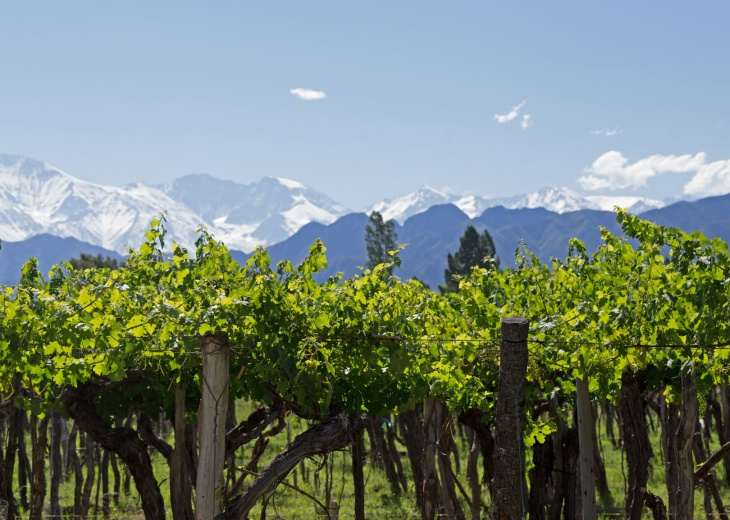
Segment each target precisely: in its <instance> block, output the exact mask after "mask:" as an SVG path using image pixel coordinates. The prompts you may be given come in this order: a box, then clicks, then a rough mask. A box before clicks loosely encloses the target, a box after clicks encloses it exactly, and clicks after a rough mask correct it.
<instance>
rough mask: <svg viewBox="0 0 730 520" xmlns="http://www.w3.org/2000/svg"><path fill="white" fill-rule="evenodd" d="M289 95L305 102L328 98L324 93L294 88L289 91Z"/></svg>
mask: <svg viewBox="0 0 730 520" xmlns="http://www.w3.org/2000/svg"><path fill="white" fill-rule="evenodd" d="M289 93H290V94H293V95H295V96H296V97H298V98H299V99H303V100H304V101H315V100H317V99H324V98H326V97H327V95H326V94H325V93H324V92H322V91H320V90H312V89H309V88H293V89H291V90H290V91H289Z"/></svg>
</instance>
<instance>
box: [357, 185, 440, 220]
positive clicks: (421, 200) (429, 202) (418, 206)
mask: <svg viewBox="0 0 730 520" xmlns="http://www.w3.org/2000/svg"><path fill="white" fill-rule="evenodd" d="M453 202H454V198H453V197H452V196H450V195H449V194H448V193H446V192H442V191H438V190H435V189H433V188H431V187H429V186H424V187H423V188H421V189H419V190H418V191H414V192H413V193H409V194H408V195H404V196H402V197H398V198H397V199H386V200H384V201H382V202H378V203H377V204H374V205H373V206H372V207H371V208H370V209H369V210H368V211H367V213H371V212H373V211H377V212H378V213H380V214H381V215H382V216H383V219H384V220H395V221H397V222H400V223H401V224H403V223H404V222H405V221H406V220H407V219H408V217H412V216H413V215H416V214H418V213H422V212H424V211H426V210H427V209H428V208H430V207H431V206H436V205H438V204H449V203H453Z"/></svg>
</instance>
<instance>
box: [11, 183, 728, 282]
mask: <svg viewBox="0 0 730 520" xmlns="http://www.w3.org/2000/svg"><path fill="white" fill-rule="evenodd" d="M728 209H730V194H728V195H722V196H718V197H709V198H705V199H700V200H697V201H693V202H686V201H683V202H677V203H675V204H672V205H669V206H666V207H664V208H661V209H656V210H651V211H648V212H646V213H642V214H641V218H644V219H647V220H651V221H653V222H656V223H658V224H660V225H663V226H668V227H679V228H682V229H684V230H685V231H687V232H691V231H695V230H699V231H701V232H703V233H704V234H705V235H707V236H708V237H711V238H715V237H717V238H720V239H722V240H724V241H725V242H728V241H730V212H728ZM367 223H368V216H367V215H366V214H365V213H351V214H348V215H345V216H343V217H341V218H340V219H338V220H337V221H335V222H334V223H332V224H330V225H323V224H318V223H314V222H313V223H310V224H307V225H305V226H304V227H302V228H301V229H300V230H299V231H298V232H297V233H295V234H294V235H292V236H291V237H289V238H288V239H286V240H284V241H282V242H279V243H277V244H274V245H272V246H269V247H268V248H267V252H268V253H269V255H270V256H271V259H272V262H273V263H274V264H275V263H277V262H279V261H281V260H284V259H288V260H290V261H291V262H292V263H293V264H295V265H296V264H298V263H299V262H301V261H302V260H303V259H304V258H305V257H306V256H307V254H308V253H309V249H310V247H311V246H312V244H313V243H314V242H315V241H316V240H317V239H320V240H322V242H323V243H324V245H325V247H326V248H327V269H326V270H325V271H324V272H323V273H320V275H319V278H320V279H324V278H326V277H327V276H331V275H333V274H335V273H337V272H343V273H344V274H345V276H346V277H348V276H352V275H354V274H357V273H358V272H360V268H361V266H364V265H365V264H366V262H367V251H366V248H365V226H366V225H367ZM468 225H473V226H474V227H476V228H477V229H478V230H479V231H480V232H481V231H482V230H484V229H488V230H489V232H490V234H491V235H492V237H493V239H494V242H495V247H496V249H497V254H498V256H499V257H500V260H501V264H502V266H508V265H513V264H514V261H515V250H516V249H517V248H518V246H519V245H520V242H524V243H525V244H526V245H527V248H528V249H529V250H530V251H532V252H533V253H535V254H536V255H537V256H538V258H539V259H540V261H542V262H546V263H547V262H549V261H550V258H551V257H555V258H564V257H565V256H566V255H567V253H568V241H569V240H570V239H571V238H578V239H579V240H581V241H583V242H584V243H585V245H586V247H587V249H588V251H591V252H592V251H595V250H596V248H597V247H598V246H599V245H600V244H601V233H600V229H599V228H601V227H604V228H606V229H608V230H609V231H611V232H612V233H616V234H620V232H621V229H620V226H619V225H618V223H617V222H616V216H615V214H614V213H613V212H610V211H596V210H581V211H574V212H569V213H563V214H558V213H554V212H551V211H548V210H546V209H543V208H535V209H505V208H504V207H502V206H498V207H493V208H489V209H487V210H486V211H485V212H484V213H482V214H481V215H479V216H478V217H475V218H473V219H470V218H469V217H468V216H467V215H466V214H465V213H463V212H462V211H461V210H460V209H459V208H457V207H456V206H454V205H453V204H443V205H438V206H432V207H431V208H429V209H428V210H427V211H425V212H423V213H419V214H417V215H414V216H412V217H410V218H409V219H408V220H406V221H405V223H404V224H403V225H400V224H398V223H395V228H396V232H397V234H398V243H401V244H406V247H405V248H404V249H403V250H402V252H401V254H400V257H401V260H402V265H401V267H400V268H399V269H397V270H396V271H395V274H396V275H397V276H400V277H401V278H403V279H408V278H412V277H414V276H415V277H418V279H420V280H421V281H423V282H425V283H427V284H428V285H430V286H431V288H433V289H436V288H437V287H438V285H439V284H443V282H444V270H445V269H446V256H447V254H448V253H453V252H455V251H456V250H457V249H458V248H459V238H460V237H461V236H462V234H463V233H464V230H465V229H466V227H467V226H468ZM140 241H141V239H140ZM81 253H90V254H92V255H97V254H99V253H101V255H102V256H109V257H111V258H116V259H117V260H122V259H123V257H122V256H120V255H119V254H117V253H115V252H114V251H110V250H107V249H104V248H101V247H98V246H94V245H91V244H88V243H85V242H81V241H79V240H76V239H74V238H59V237H56V236H53V235H47V234H44V235H37V236H34V237H32V238H30V239H28V240H24V241H20V242H3V243H2V249H0V283H2V284H8V285H9V284H13V283H16V282H17V281H18V279H19V278H20V268H21V266H22V265H23V263H24V262H25V261H27V260H28V258H30V257H31V256H33V257H36V258H37V259H38V261H39V267H40V270H41V272H42V273H43V274H44V275H45V274H46V273H47V272H48V270H49V269H50V268H51V267H52V266H53V265H54V264H57V263H59V262H61V261H62V260H69V259H71V258H73V257H78V256H79V255H80V254H81ZM231 254H232V256H233V257H234V259H236V261H238V262H239V263H244V262H245V261H246V260H247V259H248V258H249V257H250V256H251V254H250V253H248V254H247V253H243V252H241V251H235V250H232V251H231Z"/></svg>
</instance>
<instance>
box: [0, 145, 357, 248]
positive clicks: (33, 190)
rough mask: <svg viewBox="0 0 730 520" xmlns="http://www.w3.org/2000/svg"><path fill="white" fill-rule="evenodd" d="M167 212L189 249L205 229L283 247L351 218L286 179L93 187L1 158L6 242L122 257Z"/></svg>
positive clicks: (1, 232) (1, 225) (236, 240)
mask: <svg viewBox="0 0 730 520" xmlns="http://www.w3.org/2000/svg"><path fill="white" fill-rule="evenodd" d="M160 211H166V212H167V214H166V219H167V223H166V227H167V230H168V236H170V237H172V239H173V240H176V241H178V242H180V243H181V244H182V245H184V246H186V247H190V246H191V245H192V244H193V243H194V241H195V231H196V230H197V228H198V227H199V226H200V225H205V226H206V227H207V228H208V229H209V230H210V231H211V232H212V233H213V235H214V236H215V237H216V238H217V239H219V240H223V241H224V242H225V243H226V244H227V245H228V246H229V247H230V248H232V249H241V250H244V251H250V250H251V249H253V247H255V246H256V245H258V244H262V245H267V244H272V243H275V242H278V241H280V240H283V239H285V238H287V237H288V236H290V235H292V234H293V233H295V232H296V231H297V230H299V228H301V227H302V226H303V225H305V224H307V223H308V222H312V221H315V222H320V223H324V224H329V223H331V222H334V221H335V220H336V219H337V218H338V217H339V216H342V215H344V214H346V213H348V211H347V210H346V209H345V208H343V207H342V206H340V205H338V204H337V203H335V202H334V201H332V200H331V199H329V198H328V197H327V196H325V195H323V194H321V193H317V192H315V191H313V190H310V189H309V188H307V187H306V186H303V185H301V184H299V183H296V182H294V181H290V180H287V179H272V178H264V179H262V180H261V181H259V182H258V183H255V184H251V185H243V184H237V183H234V182H232V181H221V180H218V179H215V178H213V177H210V176H207V175H191V176H188V177H183V178H181V179H178V180H176V181H173V182H172V183H169V184H166V185H162V186H148V185H145V184H141V183H138V184H133V185H130V186H127V187H125V188H119V187H114V186H103V185H100V184H94V183H90V182H86V181H83V180H80V179H77V178H75V177H72V176H71V175H68V174H67V173H64V172H63V171H61V170H59V169H58V168H55V167H53V166H50V165H48V164H46V163H44V162H41V161H35V160H32V159H28V158H25V157H18V156H10V155H0V239H3V240H7V241H19V240H24V239H26V238H28V237H31V236H34V235H37V234H40V233H50V234H52V235H56V236H59V237H73V238H77V239H79V240H82V241H84V242H89V243H91V244H95V245H99V246H102V247H105V248H107V249H111V250H115V251H118V252H121V253H123V252H124V251H125V250H126V247H127V246H133V247H137V246H139V244H140V243H141V242H142V240H143V237H144V231H145V230H147V229H148V227H149V223H150V221H151V220H152V219H153V218H155V217H156V216H157V215H158V213H159V212H160Z"/></svg>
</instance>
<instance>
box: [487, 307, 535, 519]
mask: <svg viewBox="0 0 730 520" xmlns="http://www.w3.org/2000/svg"><path fill="white" fill-rule="evenodd" d="M529 330H530V323H529V321H528V320H527V319H526V318H523V317H521V316H511V317H509V318H505V319H503V320H502V346H501V348H500V363H499V384H498V386H497V405H496V419H495V448H494V469H495V471H494V488H493V489H494V497H493V501H492V508H493V510H492V518H494V519H496V520H517V519H518V518H524V517H525V514H526V513H527V489H525V488H526V483H525V464H524V453H523V450H522V448H523V445H522V435H523V433H524V430H525V407H524V405H525V376H526V375H527V335H528V333H529Z"/></svg>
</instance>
